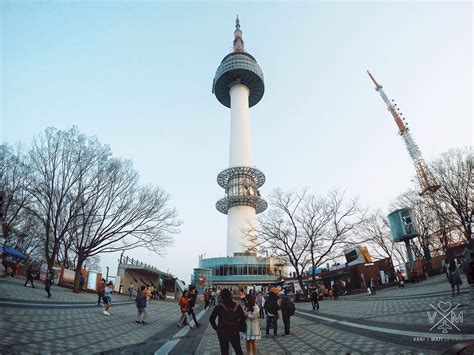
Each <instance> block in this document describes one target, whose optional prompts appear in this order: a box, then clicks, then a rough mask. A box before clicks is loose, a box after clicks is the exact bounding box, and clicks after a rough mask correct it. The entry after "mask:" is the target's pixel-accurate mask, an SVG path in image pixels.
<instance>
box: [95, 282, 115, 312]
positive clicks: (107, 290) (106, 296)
mask: <svg viewBox="0 0 474 355" xmlns="http://www.w3.org/2000/svg"><path fill="white" fill-rule="evenodd" d="M113 292H114V284H113V283H112V281H109V282H108V283H107V281H106V280H105V279H101V280H100V281H99V285H98V287H97V296H98V298H97V306H99V307H100V306H101V302H102V303H103V304H104V311H103V313H104V315H106V316H110V312H109V310H110V307H111V306H112V293H113Z"/></svg>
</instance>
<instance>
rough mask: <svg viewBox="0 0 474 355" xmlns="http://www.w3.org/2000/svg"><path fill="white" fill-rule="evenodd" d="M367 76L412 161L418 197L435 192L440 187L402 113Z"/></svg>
mask: <svg viewBox="0 0 474 355" xmlns="http://www.w3.org/2000/svg"><path fill="white" fill-rule="evenodd" d="M367 74H369V77H370V79H371V80H372V82H373V83H374V84H375V90H377V91H378V92H379V94H380V96H381V97H382V100H383V101H384V102H385V104H386V105H387V109H388V111H389V112H390V113H391V114H392V117H393V119H394V120H395V123H396V124H397V127H398V130H399V133H400V136H401V137H402V139H403V141H404V142H405V145H406V147H407V150H408V153H409V154H410V157H411V159H412V160H413V164H415V169H416V173H417V176H418V180H419V182H420V185H421V189H422V190H421V192H420V195H421V196H424V195H426V194H427V193H434V192H436V191H437V190H438V189H439V188H440V187H441V185H438V184H436V182H435V181H434V179H433V177H432V175H431V172H430V171H429V169H428V166H427V165H426V163H425V161H424V160H423V157H422V155H421V151H420V148H418V145H417V144H416V142H415V140H414V139H413V137H412V136H411V133H410V130H409V129H408V125H407V124H406V122H405V119H404V118H403V117H402V113H399V112H398V111H399V109H398V108H397V104H396V103H393V100H391V101H390V100H389V98H388V97H387V95H386V94H385V92H384V91H383V89H382V85H380V84H379V83H378V82H377V81H376V80H375V78H374V77H373V75H372V74H371V73H370V72H369V71H368V70H367Z"/></svg>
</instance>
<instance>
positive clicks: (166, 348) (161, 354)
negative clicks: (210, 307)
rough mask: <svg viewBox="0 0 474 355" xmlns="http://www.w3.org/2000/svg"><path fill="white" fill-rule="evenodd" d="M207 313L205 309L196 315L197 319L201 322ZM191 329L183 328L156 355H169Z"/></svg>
mask: <svg viewBox="0 0 474 355" xmlns="http://www.w3.org/2000/svg"><path fill="white" fill-rule="evenodd" d="M204 313H206V310H205V309H203V310H202V311H201V312H199V313H198V314H197V315H196V319H197V320H198V321H199V319H201V317H202V316H203V315H204ZM190 329H191V328H189V327H185V328H182V329H181V330H180V331H179V332H177V333H176V334H175V335H174V336H173V338H172V339H171V340H168V341H167V342H166V343H165V344H163V345H162V346H161V348H159V349H158V350H157V351H156V352H155V355H168V354H169V353H170V351H171V350H173V348H174V347H175V346H176V344H178V343H179V341H180V340H181V338H182V337H184V336H185V335H186V334H187V333H188V332H189V330H190Z"/></svg>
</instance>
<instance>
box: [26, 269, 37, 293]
mask: <svg viewBox="0 0 474 355" xmlns="http://www.w3.org/2000/svg"><path fill="white" fill-rule="evenodd" d="M33 279H34V274H33V264H30V265H28V268H27V269H26V282H25V286H26V285H28V282H29V283H30V284H31V287H33V288H35V285H34V284H33Z"/></svg>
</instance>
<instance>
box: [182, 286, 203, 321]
mask: <svg viewBox="0 0 474 355" xmlns="http://www.w3.org/2000/svg"><path fill="white" fill-rule="evenodd" d="M196 298H197V290H196V287H194V286H191V287H190V289H189V291H188V290H185V291H184V292H183V295H182V296H181V298H180V300H179V308H180V310H181V318H180V319H179V322H178V323H176V326H177V327H178V328H180V327H181V326H183V325H186V324H187V325H189V327H190V328H191V329H194V328H195V327H199V326H200V324H199V322H198V321H197V319H196V314H195V313H194V307H195V306H196ZM191 317H192V318H193V320H194V326H193V325H192V324H191Z"/></svg>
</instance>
